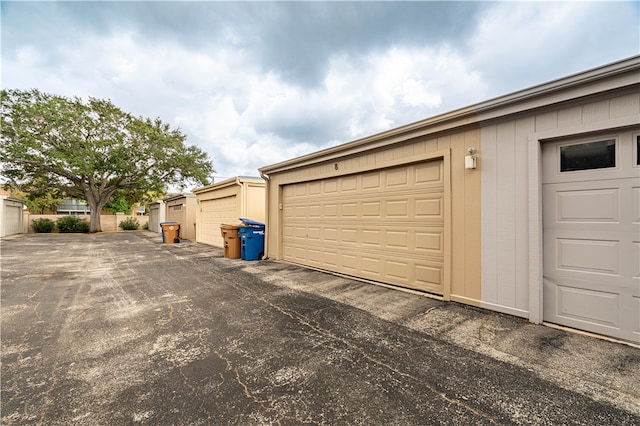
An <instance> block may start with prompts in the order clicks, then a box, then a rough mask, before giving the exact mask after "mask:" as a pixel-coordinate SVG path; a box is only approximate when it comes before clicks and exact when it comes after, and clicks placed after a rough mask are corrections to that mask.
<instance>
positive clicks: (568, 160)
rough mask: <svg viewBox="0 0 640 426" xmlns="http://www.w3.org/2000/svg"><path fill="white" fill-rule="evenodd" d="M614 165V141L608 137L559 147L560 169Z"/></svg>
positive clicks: (573, 169)
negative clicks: (607, 138)
mask: <svg viewBox="0 0 640 426" xmlns="http://www.w3.org/2000/svg"><path fill="white" fill-rule="evenodd" d="M615 166H616V141H615V140H614V139H609V140H605V141H598V142H588V143H581V144H576V145H567V146H562V147H560V171H561V172H575V171H578V170H591V169H604V168H607V167H615Z"/></svg>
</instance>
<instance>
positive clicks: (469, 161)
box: [464, 146, 478, 169]
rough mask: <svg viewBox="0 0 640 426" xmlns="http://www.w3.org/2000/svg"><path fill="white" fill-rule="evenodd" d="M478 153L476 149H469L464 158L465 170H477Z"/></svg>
mask: <svg viewBox="0 0 640 426" xmlns="http://www.w3.org/2000/svg"><path fill="white" fill-rule="evenodd" d="M476 152H478V150H477V149H476V148H475V147H473V146H472V147H469V149H467V155H465V156H464V168H465V169H475V168H476Z"/></svg>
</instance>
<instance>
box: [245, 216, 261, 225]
mask: <svg viewBox="0 0 640 426" xmlns="http://www.w3.org/2000/svg"><path fill="white" fill-rule="evenodd" d="M239 219H240V221H242V223H244V224H245V225H257V226H264V223H262V222H257V221H255V220H251V219H245V218H243V217H241V218H239Z"/></svg>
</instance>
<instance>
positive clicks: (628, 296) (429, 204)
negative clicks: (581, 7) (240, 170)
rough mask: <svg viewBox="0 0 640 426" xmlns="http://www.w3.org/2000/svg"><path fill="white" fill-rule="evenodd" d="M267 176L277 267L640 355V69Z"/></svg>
mask: <svg viewBox="0 0 640 426" xmlns="http://www.w3.org/2000/svg"><path fill="white" fill-rule="evenodd" d="M260 173H261V176H262V177H263V178H264V179H265V180H266V182H267V220H266V224H267V230H266V240H265V242H266V247H265V255H266V256H267V257H269V258H272V259H276V260H284V261H288V262H293V263H297V264H300V265H304V266H308V267H313V268H318V269H321V270H326V271H331V272H335V273H339V274H345V275H350V276H353V277H356V278H359V279H363V280H366V281H371V282H379V283H384V284H390V285H395V286H398V287H404V288H410V289H415V290H421V291H424V292H428V293H431V294H432V295H435V296H437V297H441V298H442V299H444V300H451V301H456V302H460V303H465V304H470V305H475V306H479V307H483V308H486V309H491V310H495V311H498V312H503V313H507V314H511V315H516V316H520V317H524V318H528V319H529V320H530V321H532V322H534V323H541V322H547V323H553V324H557V325H562V326H568V327H573V328H577V329H581V330H586V331H589V332H594V333H599V334H602V335H607V336H611V337H615V338H620V339H625V340H629V341H632V342H636V343H640V56H636V57H632V58H628V59H625V60H621V61H619V62H615V63H612V64H608V65H604V66H602V67H598V68H595V69H592V70H588V71H584V72H582V73H578V74H575V75H571V76H568V77H565V78H562V79H558V80H555V81H551V82H548V83H544V84H541V85H539V86H535V87H531V88H528V89H524V90H522V91H519V92H515V93H512V94H508V95H505V96H502V97H499V98H496V99H491V100H488V101H486V102H482V103H479V104H476V105H472V106H469V107H467V108H462V109H459V110H456V111H452V112H449V113H445V114H442V115H439V116H435V117H432V118H428V119H425V120H423V121H419V122H416V123H411V124H408V125H405V126H402V127H398V128H395V129H391V130H388V131H385V132H382V133H379V134H376V135H372V136H368V137H365V138H362V139H358V140H355V141H351V142H348V143H345V144H343V145H338V146H335V147H331V148H328V149H325V150H322V151H319V152H315V153H311V154H308V155H305V156H303V157H299V158H294V159H290V160H287V161H283V162H281V163H278V164H273V165H269V166H265V167H262V168H261V169H260Z"/></svg>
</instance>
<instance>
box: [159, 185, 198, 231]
mask: <svg viewBox="0 0 640 426" xmlns="http://www.w3.org/2000/svg"><path fill="white" fill-rule="evenodd" d="M162 200H163V201H164V203H165V206H166V207H165V212H166V213H165V219H166V221H167V222H178V223H179V224H180V238H183V239H186V240H190V241H194V240H195V238H196V197H195V195H193V194H176V195H171V196H168V197H165V198H163V199H162Z"/></svg>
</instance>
